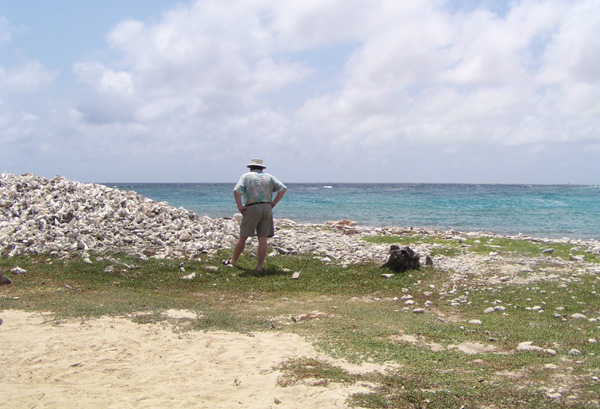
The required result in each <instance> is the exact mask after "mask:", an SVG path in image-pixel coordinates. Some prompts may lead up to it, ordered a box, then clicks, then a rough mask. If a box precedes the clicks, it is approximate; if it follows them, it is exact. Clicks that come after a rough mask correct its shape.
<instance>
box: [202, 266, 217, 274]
mask: <svg viewBox="0 0 600 409" xmlns="http://www.w3.org/2000/svg"><path fill="white" fill-rule="evenodd" d="M204 269H205V270H206V271H210V272H211V273H218V272H219V267H216V266H206V267H204Z"/></svg>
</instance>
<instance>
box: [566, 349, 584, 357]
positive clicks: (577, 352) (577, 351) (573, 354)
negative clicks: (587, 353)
mask: <svg viewBox="0 0 600 409" xmlns="http://www.w3.org/2000/svg"><path fill="white" fill-rule="evenodd" d="M569 355H571V356H581V355H582V354H581V351H580V350H578V349H571V350H570V351H569Z"/></svg>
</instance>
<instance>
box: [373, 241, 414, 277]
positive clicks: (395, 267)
mask: <svg viewBox="0 0 600 409" xmlns="http://www.w3.org/2000/svg"><path fill="white" fill-rule="evenodd" d="M419 266H420V263H419V255H418V254H416V253H415V252H414V251H413V250H412V249H411V248H410V247H404V248H400V246H397V245H395V244H392V245H391V246H390V257H389V259H388V261H387V262H386V263H385V264H384V265H382V266H381V268H383V267H387V268H389V269H390V270H392V271H395V272H399V273H401V272H404V271H408V270H417V269H418V268H419Z"/></svg>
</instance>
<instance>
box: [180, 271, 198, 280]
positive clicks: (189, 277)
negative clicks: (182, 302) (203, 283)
mask: <svg viewBox="0 0 600 409" xmlns="http://www.w3.org/2000/svg"><path fill="white" fill-rule="evenodd" d="M194 278H196V273H190V274H188V275H186V276H183V277H181V279H182V280H187V281H190V280H193V279H194Z"/></svg>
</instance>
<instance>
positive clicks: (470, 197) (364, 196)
mask: <svg viewBox="0 0 600 409" xmlns="http://www.w3.org/2000/svg"><path fill="white" fill-rule="evenodd" d="M106 185H107V186H111V187H117V188H119V189H124V190H133V191H135V192H137V193H139V194H141V195H143V196H146V197H148V198H151V199H154V200H157V201H166V202H168V203H169V204H170V205H173V206H176V207H184V208H186V209H189V210H192V211H194V212H196V213H198V214H199V215H202V216H204V215H206V216H210V217H213V218H218V217H231V216H232V215H233V214H234V213H236V212H237V208H236V205H235V202H234V200H233V186H234V184H210V183H200V184H188V183H173V184H171V183H151V184H142V183H119V184H114V183H113V184H111V183H107V184H106ZM287 186H288V191H287V193H286V195H285V197H284V199H283V200H282V201H281V202H280V204H279V205H278V206H277V207H276V208H275V217H276V218H280V219H283V218H285V219H292V220H295V221H298V222H310V223H323V222H325V221H328V220H340V219H349V220H354V221H356V222H358V223H359V224H361V225H366V226H377V227H380V226H400V227H406V226H413V227H429V228H437V229H444V230H450V229H454V230H460V231H490V232H493V233H498V234H510V235H512V234H518V233H523V234H525V235H531V236H534V237H552V238H559V237H570V238H574V239H577V238H581V239H590V238H593V239H600V186H580V185H475V184H341V183H335V184H329V185H326V184H311V183H290V184H287Z"/></svg>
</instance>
